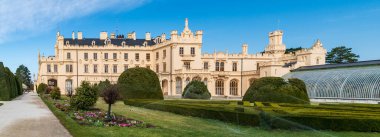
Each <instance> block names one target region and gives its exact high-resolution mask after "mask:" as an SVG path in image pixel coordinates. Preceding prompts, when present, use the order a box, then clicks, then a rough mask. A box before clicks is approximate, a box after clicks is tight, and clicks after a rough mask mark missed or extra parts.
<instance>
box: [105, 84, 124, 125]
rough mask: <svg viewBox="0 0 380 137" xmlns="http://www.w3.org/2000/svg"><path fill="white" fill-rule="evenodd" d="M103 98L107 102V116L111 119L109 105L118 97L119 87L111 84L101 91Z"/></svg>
mask: <svg viewBox="0 0 380 137" xmlns="http://www.w3.org/2000/svg"><path fill="white" fill-rule="evenodd" d="M102 96H103V100H104V101H105V102H106V103H107V104H108V113H107V118H108V119H111V105H112V104H115V102H116V101H117V100H118V99H120V94H119V89H118V87H117V86H116V85H111V86H108V87H107V88H105V89H104V90H103V91H102Z"/></svg>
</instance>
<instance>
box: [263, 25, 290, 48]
mask: <svg viewBox="0 0 380 137" xmlns="http://www.w3.org/2000/svg"><path fill="white" fill-rule="evenodd" d="M282 35H283V32H282V31H281V30H276V31H273V32H270V33H269V44H268V46H267V47H266V48H265V53H271V54H274V53H285V50H286V47H285V44H283V43H282Z"/></svg>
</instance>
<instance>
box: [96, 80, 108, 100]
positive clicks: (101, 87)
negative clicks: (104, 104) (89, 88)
mask: <svg viewBox="0 0 380 137" xmlns="http://www.w3.org/2000/svg"><path fill="white" fill-rule="evenodd" d="M111 85H112V84H111V82H110V81H109V80H108V79H106V80H105V81H100V82H99V84H98V85H96V87H97V88H98V91H99V92H103V91H105V89H106V88H108V87H109V86H111ZM99 95H100V96H101V97H103V94H102V93H99Z"/></svg>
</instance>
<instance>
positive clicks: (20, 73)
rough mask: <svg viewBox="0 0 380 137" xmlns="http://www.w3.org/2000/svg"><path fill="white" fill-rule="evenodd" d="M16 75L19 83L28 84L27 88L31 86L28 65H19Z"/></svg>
mask: <svg viewBox="0 0 380 137" xmlns="http://www.w3.org/2000/svg"><path fill="white" fill-rule="evenodd" d="M16 77H17V78H18V79H19V80H20V81H21V83H23V84H25V85H26V86H28V89H32V88H33V81H32V78H31V73H30V71H29V69H28V67H26V66H24V65H20V66H19V67H18V68H17V70H16Z"/></svg>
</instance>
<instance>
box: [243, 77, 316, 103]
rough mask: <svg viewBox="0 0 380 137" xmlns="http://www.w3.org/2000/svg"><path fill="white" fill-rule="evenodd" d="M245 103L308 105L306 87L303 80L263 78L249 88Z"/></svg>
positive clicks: (244, 98) (244, 99)
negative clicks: (286, 80)
mask: <svg viewBox="0 0 380 137" xmlns="http://www.w3.org/2000/svg"><path fill="white" fill-rule="evenodd" d="M243 101H250V102H255V101H260V102H275V103H298V104H308V103H309V102H310V101H309V97H308V96H307V92H306V86H305V83H304V82H303V81H302V80H299V79H289V83H287V82H285V80H284V79H283V78H280V77H263V78H260V79H258V80H255V81H254V82H253V83H252V84H251V86H250V87H249V88H248V90H247V92H246V93H245V95H244V97H243Z"/></svg>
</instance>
